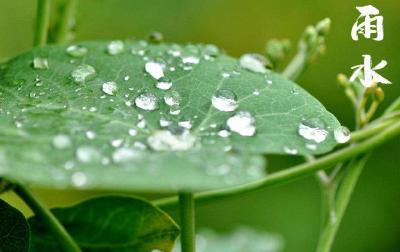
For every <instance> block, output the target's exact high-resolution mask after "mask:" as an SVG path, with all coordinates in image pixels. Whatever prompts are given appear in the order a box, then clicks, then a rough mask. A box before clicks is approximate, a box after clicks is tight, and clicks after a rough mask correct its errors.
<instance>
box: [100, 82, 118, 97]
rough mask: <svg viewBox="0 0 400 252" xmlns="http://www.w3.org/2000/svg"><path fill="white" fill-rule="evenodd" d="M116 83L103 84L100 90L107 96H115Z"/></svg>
mask: <svg viewBox="0 0 400 252" xmlns="http://www.w3.org/2000/svg"><path fill="white" fill-rule="evenodd" d="M117 89H118V87H117V83H115V81H108V82H105V83H103V85H102V90H103V92H104V93H106V94H108V95H115V93H116V92H117Z"/></svg>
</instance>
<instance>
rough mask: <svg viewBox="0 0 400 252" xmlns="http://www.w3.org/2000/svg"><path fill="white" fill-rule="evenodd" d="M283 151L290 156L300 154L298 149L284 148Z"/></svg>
mask: <svg viewBox="0 0 400 252" xmlns="http://www.w3.org/2000/svg"><path fill="white" fill-rule="evenodd" d="M283 151H284V152H285V153H287V154H290V155H296V154H297V153H298V151H297V149H295V148H290V147H289V146H283Z"/></svg>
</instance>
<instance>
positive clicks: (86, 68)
mask: <svg viewBox="0 0 400 252" xmlns="http://www.w3.org/2000/svg"><path fill="white" fill-rule="evenodd" d="M96 75H97V74H96V70H95V69H94V67H92V66H90V65H80V66H78V67H77V68H76V69H75V70H73V71H72V72H71V77H72V79H73V80H74V81H75V82H76V83H78V84H83V83H85V82H86V81H89V80H93V79H94V78H96Z"/></svg>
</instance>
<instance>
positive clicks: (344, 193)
mask: <svg viewBox="0 0 400 252" xmlns="http://www.w3.org/2000/svg"><path fill="white" fill-rule="evenodd" d="M368 157H369V155H368V154H365V155H363V157H361V158H354V159H353V160H352V161H351V162H350V163H349V166H348V167H347V171H346V172H347V174H346V175H345V176H344V178H343V181H342V183H341V186H340V189H339V191H338V192H337V196H336V199H335V204H334V208H331V210H330V211H332V213H333V214H334V218H330V221H326V222H325V227H324V229H323V231H322V233H321V236H320V239H319V242H318V246H317V250H316V251H317V252H329V251H331V248H332V245H333V241H334V239H335V237H336V233H337V230H338V228H339V225H340V223H341V221H342V219H343V216H344V213H345V211H346V208H347V205H348V204H349V201H350V198H351V195H352V193H353V191H354V188H355V186H356V184H357V181H358V178H359V176H360V174H361V172H362V170H363V167H364V166H365V163H366V162H367V159H368Z"/></svg>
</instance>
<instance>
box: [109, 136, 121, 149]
mask: <svg viewBox="0 0 400 252" xmlns="http://www.w3.org/2000/svg"><path fill="white" fill-rule="evenodd" d="M123 142H124V140H123V139H120V138H117V139H113V140H111V146H112V147H115V148H117V147H120V146H121V144H122V143H123Z"/></svg>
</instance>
